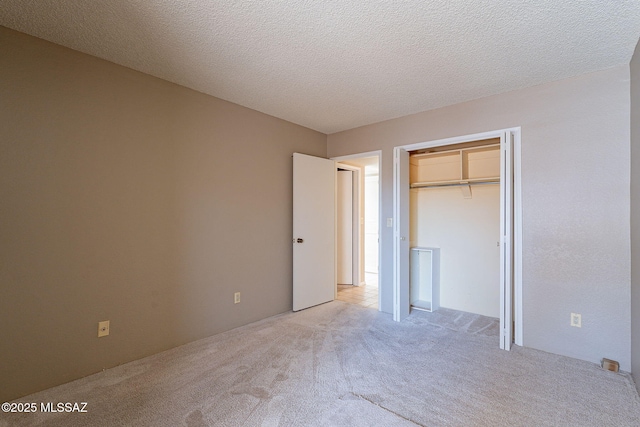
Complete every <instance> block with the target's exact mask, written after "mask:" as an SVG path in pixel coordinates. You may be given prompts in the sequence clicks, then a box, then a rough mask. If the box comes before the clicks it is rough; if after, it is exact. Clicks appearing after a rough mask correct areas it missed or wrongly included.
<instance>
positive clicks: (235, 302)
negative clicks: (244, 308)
mask: <svg viewBox="0 0 640 427" xmlns="http://www.w3.org/2000/svg"><path fill="white" fill-rule="evenodd" d="M239 302H240V292H236V293H235V294H233V303H234V304H238V303H239Z"/></svg>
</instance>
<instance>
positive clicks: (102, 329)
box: [98, 320, 109, 338]
mask: <svg viewBox="0 0 640 427" xmlns="http://www.w3.org/2000/svg"><path fill="white" fill-rule="evenodd" d="M107 335H109V321H108V320H103V321H102V322H98V338H100V337H106V336H107Z"/></svg>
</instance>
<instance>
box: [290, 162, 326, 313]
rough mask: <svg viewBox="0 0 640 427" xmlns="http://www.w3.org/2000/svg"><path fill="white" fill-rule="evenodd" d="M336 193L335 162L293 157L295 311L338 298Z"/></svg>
mask: <svg viewBox="0 0 640 427" xmlns="http://www.w3.org/2000/svg"><path fill="white" fill-rule="evenodd" d="M335 191H336V165H335V162H334V161H333V160H328V159H322V158H320V157H313V156H307V155H305V154H299V153H294V154H293V311H298V310H303V309H305V308H308V307H312V306H314V305H318V304H322V303H325V302H328V301H332V300H333V299H334V297H335V286H336V270H335V264H336V255H335V253H336V252H335V236H336V226H335V224H336V221H335V215H336V208H335V206H336V196H335Z"/></svg>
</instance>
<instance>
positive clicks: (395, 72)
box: [0, 0, 640, 133]
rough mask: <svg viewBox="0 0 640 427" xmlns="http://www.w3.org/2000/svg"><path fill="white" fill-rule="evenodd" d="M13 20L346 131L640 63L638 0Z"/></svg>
mask: <svg viewBox="0 0 640 427" xmlns="http://www.w3.org/2000/svg"><path fill="white" fill-rule="evenodd" d="M0 25H3V26H6V27H9V28H13V29H16V30H18V31H22V32H25V33H28V34H31V35H34V36H37V37H40V38H43V39H45V40H49V41H52V42H54V43H58V44H61V45H64V46H68V47H70V48H72V49H76V50H79V51H82V52H86V53H88V54H91V55H95V56H97V57H100V58H104V59H106V60H109V61H112V62H115V63H117V64H121V65H124V66H127V67H130V68H133V69H135V70H139V71H142V72H144V73H148V74H151V75H153V76H157V77H160V78H163V79H166V80H169V81H172V82H175V83H178V84H181V85H184V86H187V87H190V88H193V89H195V90H198V91H200V92H204V93H207V94H210V95H213V96H216V97H219V98H222V99H226V100H229V101H232V102H235V103H238V104H241V105H244V106H246V107H250V108H253V109H255V110H258V111H262V112H264V113H267V114H271V115H273V116H276V117H280V118H282V119H285V120H288V121H291V122H294V123H298V124H300V125H303V126H306V127H309V128H312V129H315V130H318V131H320V132H323V133H333V132H337V131H341V130H345V129H350V128H354V127H358V126H362V125H366V124H369V123H374V122H378V121H382V120H387V119H391V118H395V117H400V116H404V115H407V114H412V113H417V112H420V111H425V110H429V109H433V108H438V107H442V106H445V105H451V104H455V103H458V102H463V101H467V100H471V99H475V98H480V97H484V96H488V95H492V94H496V93H501V92H506V91H510V90H514V89H518V88H523V87H528V86H533V85H536V84H540V83H543V82H546V81H552V80H558V79H562V78H566V77H570V76H575V75H579V74H583V73H588V72H592V71H596V70H601V69H605V68H609V67H613V66H617V65H622V64H628V63H629V61H630V59H631V56H632V54H633V50H634V48H635V45H636V43H637V42H638V37H640V1H639V0H583V1H578V0H572V1H560V0H537V1H531V0H529V1H527V0H519V1H518V0H466V1H465V0H404V1H401V0H395V1H392V0H388V1H385V0H357V1H350V0H316V1H312V0H287V1H276V0H271V1H268V0H262V1H260V0H245V1H239V0H235V1H233V0H229V1H218V0H195V1H178V0H107V1H86V0H0Z"/></svg>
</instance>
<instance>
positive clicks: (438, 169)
mask: <svg viewBox="0 0 640 427" xmlns="http://www.w3.org/2000/svg"><path fill="white" fill-rule="evenodd" d="M409 182H410V184H409V187H410V190H409V221H410V225H409V246H410V258H409V265H410V277H409V282H410V287H409V301H410V304H411V309H412V310H415V309H417V310H426V311H433V310H437V309H438V308H439V307H446V308H450V309H453V310H457V311H463V312H468V313H472V314H479V315H482V316H488V317H492V318H496V319H499V318H500V139H499V138H491V139H486V140H480V141H472V142H466V143H460V144H452V145H447V146H440V147H433V148H428V149H418V150H413V151H409Z"/></svg>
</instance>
